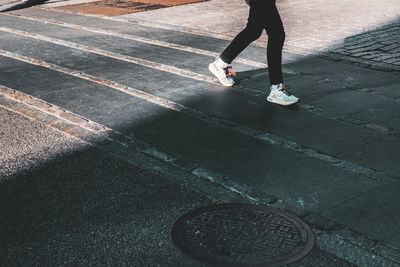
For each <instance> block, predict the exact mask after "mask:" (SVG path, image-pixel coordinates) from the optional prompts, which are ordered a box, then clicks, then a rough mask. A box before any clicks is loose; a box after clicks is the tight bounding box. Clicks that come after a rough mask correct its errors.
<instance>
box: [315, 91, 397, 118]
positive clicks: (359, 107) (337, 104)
mask: <svg viewBox="0 0 400 267" xmlns="http://www.w3.org/2000/svg"><path fill="white" fill-rule="evenodd" d="M308 103H311V104H312V105H314V106H316V107H320V108H322V109H324V110H328V111H331V112H333V113H336V114H341V115H351V114H354V113H358V112H360V111H364V110H366V109H369V108H373V107H376V106H385V105H387V104H389V103H390V100H389V99H387V98H386V97H381V96H378V95H375V96H374V95H371V94H370V93H367V92H362V91H348V90H343V91H342V92H338V93H332V94H329V95H325V96H322V97H321V96H320V97H316V98H314V99H309V100H308Z"/></svg>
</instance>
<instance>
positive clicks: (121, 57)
mask: <svg viewBox="0 0 400 267" xmlns="http://www.w3.org/2000/svg"><path fill="white" fill-rule="evenodd" d="M0 31H3V32H8V33H12V34H17V35H21V36H26V37H30V38H34V39H37V40H41V41H46V42H49V43H53V44H57V45H62V46H66V47H70V48H74V49H79V50H82V51H86V52H89V53H94V54H98V55H101V56H106V57H110V58H114V59H118V60H122V61H126V62H129V63H134V64H138V65H141V66H145V67H149V68H153V69H157V70H161V71H165V72H169V73H173V74H176V75H179V76H183V77H187V78H191V79H194V80H198V81H203V82H208V83H212V84H215V85H220V84H219V83H218V82H217V81H216V80H215V79H213V78H212V77H210V76H206V75H203V74H199V73H195V72H192V71H188V70H184V69H180V68H176V67H173V66H169V65H165V64H161V63H156V62H153V61H149V60H145V59H141V58H136V57H131V56H126V55H122V54H119V53H114V52H109V51H106V50H103V49H98V48H95V47H91V46H87V45H81V44H77V43H73V42H70V41H65V40H59V39H56V38H52V37H47V36H44V35H40V34H36V33H29V32H25V31H20V30H14V29H10V28H5V27H0Z"/></svg>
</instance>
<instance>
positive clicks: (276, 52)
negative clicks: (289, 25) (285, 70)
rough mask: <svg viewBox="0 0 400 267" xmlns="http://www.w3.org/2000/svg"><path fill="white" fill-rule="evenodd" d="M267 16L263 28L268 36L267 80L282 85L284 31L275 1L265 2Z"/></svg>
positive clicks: (268, 0)
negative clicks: (266, 4)
mask: <svg viewBox="0 0 400 267" xmlns="http://www.w3.org/2000/svg"><path fill="white" fill-rule="evenodd" d="M265 2H266V3H268V7H267V10H268V12H267V15H266V20H265V25H264V28H265V30H266V32H267V34H268V47H267V60H268V71H269V79H270V82H271V85H272V84H280V83H283V76H282V48H283V43H284V42H285V30H284V28H283V23H282V20H281V17H280V15H279V12H278V9H277V8H276V5H275V0H267V1H265Z"/></svg>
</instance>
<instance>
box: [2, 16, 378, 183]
mask: <svg viewBox="0 0 400 267" xmlns="http://www.w3.org/2000/svg"><path fill="white" fill-rule="evenodd" d="M6 16H7V17H9V16H8V15H6ZM1 17H3V18H4V17H5V16H3V15H2V16H0V18H1ZM13 19H17V20H22V21H23V22H22V23H21V24H20V25H19V28H21V27H22V28H23V27H26V28H27V29H26V30H21V29H16V28H10V27H9V26H8V27H5V26H1V27H0V31H1V32H3V33H4V34H3V36H4V37H5V38H4V40H5V41H4V42H3V45H2V46H4V47H0V49H1V50H0V56H2V57H6V58H10V59H13V60H16V61H21V62H25V63H28V64H30V65H34V66H37V67H40V68H46V69H48V70H51V71H55V72H58V73H62V74H65V75H69V76H72V77H74V78H76V79H81V80H86V81H88V82H90V83H96V84H98V85H101V86H103V87H105V88H108V89H113V90H117V91H119V92H120V93H123V94H126V95H129V96H131V97H134V98H135V99H139V100H143V101H146V102H149V103H151V104H155V105H157V106H159V107H160V108H162V109H166V110H168V111H171V112H177V113H179V114H181V115H182V116H183V117H182V116H181V115H179V116H178V115H176V114H174V113H172V115H171V116H172V117H173V119H172V120H177V122H179V123H180V125H179V126H178V125H177V127H182V128H183V129H185V127H187V129H189V128H190V127H193V125H201V126H196V127H199V131H200V132H204V133H205V132H207V131H211V132H212V131H217V132H221V133H218V136H219V135H220V134H222V132H224V135H225V133H226V134H228V135H233V134H232V133H235V135H234V138H236V139H237V140H234V141H232V140H227V142H228V143H229V142H231V144H232V145H233V147H232V151H236V150H237V148H235V146H238V149H245V146H244V143H246V142H248V143H254V142H256V143H257V142H260V143H263V144H265V145H268V146H276V147H279V148H284V149H285V150H287V151H288V158H293V159H294V158H297V156H294V155H297V154H299V155H301V158H302V160H305V161H307V160H308V159H318V160H320V161H321V162H324V164H328V165H330V166H333V167H334V168H337V167H339V168H341V169H344V170H346V171H352V170H354V173H355V174H357V175H359V174H360V173H361V171H360V170H362V172H363V173H368V175H366V176H367V177H370V176H373V175H375V172H374V171H373V170H370V169H367V171H365V168H363V167H362V166H358V168H353V169H351V168H349V166H350V165H351V163H349V162H347V161H346V160H343V159H339V158H336V157H333V156H331V153H330V151H329V149H327V150H325V149H315V148H313V147H312V146H307V143H306V142H305V141H304V140H296V139H292V137H294V136H295V133H292V134H291V135H290V134H289V135H287V136H282V135H277V134H275V133H274V131H273V129H272V131H267V129H271V126H270V125H268V124H265V125H261V127H254V125H255V124H249V123H248V121H246V116H249V115H250V114H255V113H260V107H262V108H263V106H264V105H263V104H262V103H263V102H264V100H263V99H261V98H260V97H259V96H255V95H254V94H252V93H251V92H248V91H244V90H243V88H240V87H238V88H233V90H231V89H223V88H222V87H220V86H219V85H218V83H216V82H215V80H214V79H213V78H212V77H210V76H208V75H205V74H203V73H196V72H193V71H189V70H188V69H187V66H188V65H184V66H180V67H177V66H174V65H167V64H164V63H159V62H157V61H152V60H149V59H144V58H139V57H133V56H130V55H126V54H125V53H126V51H127V50H124V53H117V52H115V51H116V50H118V49H120V47H118V42H119V40H117V41H115V40H114V41H113V40H111V41H107V42H106V43H105V45H110V48H109V49H107V50H106V49H104V48H105V47H104V46H103V47H101V48H99V47H96V46H94V45H93V46H91V45H88V43H91V42H94V41H93V40H92V39H91V37H92V36H89V37H86V36H85V38H86V39H85V40H83V39H82V38H81V39H79V38H77V37H74V36H72V37H71V36H65V38H63V39H60V38H55V37H51V36H47V35H43V34H39V33H36V32H30V31H29V27H28V26H29V25H27V24H24V23H26V22H27V21H28V22H29V21H38V19H30V18H27V17H26V16H24V17H22V16H19V17H13ZM38 22H40V23H44V22H46V21H45V20H41V21H38ZM47 22H48V23H49V24H51V25H53V26H57V24H59V25H61V26H62V27H64V28H70V29H72V30H74V31H82V30H84V31H86V32H90V33H95V34H101V35H104V36H108V37H110V36H111V37H113V38H114V37H115V38H122V39H127V40H131V41H135V42H140V43H142V44H146V45H152V46H159V47H161V48H160V49H172V50H174V51H175V52H174V53H181V52H182V51H183V52H184V53H189V54H185V55H186V56H188V55H191V54H190V53H193V54H197V55H199V56H202V57H203V58H202V59H203V60H204V62H208V61H209V60H210V57H211V56H215V55H216V53H215V52H206V50H200V49H198V48H196V49H191V48H189V47H187V46H174V44H171V43H166V42H160V41H157V40H152V39H149V38H146V39H144V38H142V37H140V38H139V37H135V36H134V35H131V34H129V35H126V34H119V33H118V34H117V33H113V34H111V33H110V31H101V30H95V29H94V28H93V27H86V26H84V28H82V26H77V25H73V24H68V23H65V22H60V23H58V22H56V21H54V20H52V21H50V20H49V21H47ZM2 25H3V24H2ZM43 27H46V25H45V24H43ZM5 33H6V34H8V35H6V34H5ZM56 34H60V33H58V32H56V33H55V35H56ZM128 36H129V37H128ZM20 37H23V39H19V38H20ZM67 39H74V40H80V41H81V42H82V43H85V42H86V43H85V44H82V43H78V42H77V41H75V42H73V41H70V40H67ZM9 40H11V41H9ZM33 40H36V41H37V42H36V43H33ZM16 41H17V42H18V44H19V45H20V46H21V47H11V45H10V44H11V43H12V42H14V43H15V42H16ZM7 42H8V43H7ZM32 44H34V45H35V48H29V45H32ZM97 44H98V43H96V45H97ZM7 45H8V46H7ZM36 47H39V51H41V50H43V51H52V52H53V53H54V55H53V54H46V53H43V54H40V53H39V54H35V51H36V53H37V51H38V49H37V48H36ZM114 49H115V51H110V50H114ZM192 50H193V51H192ZM144 51H148V50H144ZM164 53H165V52H164ZM180 55H183V54H180ZM142 56H143V57H145V56H146V55H142ZM174 56H175V55H171V54H170V50H168V52H167V53H165V58H166V59H168V58H169V60H171V58H173V57H174ZM74 60H75V61H79V60H80V62H79V64H78V65H76V64H75V61H74ZM191 60H192V59H189V60H188V61H187V62H188V63H190V61H191ZM50 61H51V62H50ZM0 62H1V60H0ZM122 62H125V63H127V64H126V65H123V64H122ZM240 63H241V64H242V65H253V66H252V67H260V66H264V65H262V63H259V62H256V61H253V60H250V59H242V60H241V62H240ZM253 63H254V64H253ZM74 64H75V65H74ZM108 66H118V67H116V68H115V69H114V68H112V69H107V67H108ZM124 67H126V68H124ZM204 69H206V68H204ZM134 70H137V71H138V74H137V75H136V74H135V73H134V72H133V74H132V75H131V76H130V75H129V73H130V72H132V71H134ZM154 70H156V71H159V72H160V73H161V74H155V73H154ZM115 71H117V72H115ZM110 72H111V73H110ZM157 75H158V76H157ZM168 75H169V76H168ZM139 76H140V77H139ZM126 77H128V78H126ZM160 77H162V78H163V79H165V80H162V79H160ZM165 77H167V78H165ZM139 78H140V79H142V81H141V82H139ZM157 81H158V83H157ZM160 83H161V84H160ZM164 83H165V84H167V85H166V86H164ZM155 86H157V88H153V87H155ZM10 87H12V86H10ZM162 87H167V88H162ZM13 89H14V88H13ZM15 90H21V91H22V90H26V88H15ZM169 90H171V91H169ZM81 92H82V91H81ZM32 94H33V95H34V94H35V92H33V93H32ZM260 94H261V93H260ZM221 95H222V96H224V97H223V98H224V99H240V100H242V101H243V102H241V103H240V105H239V106H236V105H234V109H236V110H234V112H237V113H238V114H239V119H237V118H224V116H220V115H219V112H220V111H218V112H217V113H215V112H214V111H213V109H214V108H215V107H211V108H210V107H209V106H207V105H208V104H207V103H204V99H209V98H210V97H211V98H214V97H221ZM110 96H111V95H110ZM195 96H196V97H199V96H200V97H201V98H200V100H199V101H198V102H197V103H195V105H194V106H192V105H191V104H190V101H191V99H190V98H191V97H195ZM56 97H57V96H56ZM74 97H75V99H76V98H77V97H78V96H76V95H75V96H74ZM59 101H60V102H62V99H60V100H59ZM92 101H93V100H92ZM224 101H226V100H222V103H223V102H224ZM186 102H187V103H189V104H185V103H186ZM49 103H51V102H49ZM71 105H72V104H71ZM72 106H73V105H72ZM142 106H143V104H142V102H140V101H139V102H135V108H137V109H138V108H142ZM60 108H62V109H66V108H65V107H60ZM223 108H224V107H223ZM262 108H261V110H262ZM278 109H279V112H280V113H281V114H283V116H284V117H287V118H288V121H290V120H291V119H292V120H296V118H293V117H292V118H290V117H289V116H290V112H291V111H290V110H282V109H281V108H280V107H277V106H273V107H268V112H270V113H276V112H277V111H278ZM66 110H68V109H66ZM116 110H117V111H118V112H124V111H123V110H122V109H116ZM300 110H302V109H301V108H300ZM68 112H70V113H71V114H76V116H78V117H79V116H81V117H83V118H85V119H84V120H88V121H96V123H97V124H98V125H100V127H103V128H106V129H109V130H110V131H115V132H124V131H123V130H117V129H114V128H113V126H112V125H106V124H104V123H102V122H99V121H97V119H98V118H100V117H103V118H104V117H105V116H106V115H105V114H107V112H105V111H104V110H99V111H98V114H101V115H97V116H98V117H96V116H94V117H87V116H82V115H81V114H80V113H79V112H77V111H75V110H71V111H68ZM261 113H262V111H261ZM300 113H301V114H302V115H301V116H303V118H302V119H304V123H305V124H307V120H309V121H310V122H311V121H315V119H316V116H315V115H314V114H312V113H310V112H308V111H307V110H302V111H301V112H300ZM285 114H286V115H285ZM121 118H122V117H121ZM188 118H189V119H188ZM143 119H144V120H145V119H146V118H143ZM317 120H318V123H321V124H324V123H327V121H326V120H321V118H318V119H317ZM200 122H202V123H200ZM123 123H124V122H122V124H123ZM126 123H129V121H128V120H126ZM274 123H275V124H276V125H277V126H276V127H278V128H279V129H280V130H282V129H283V128H286V129H287V131H288V132H292V131H293V130H292V129H293V128H291V125H290V123H287V122H286V123H285V122H283V123H282V122H278V121H274ZM328 123H330V124H331V125H332V124H338V122H333V121H332V122H328ZM184 124H187V125H184ZM210 125H212V126H210ZM152 127H153V126H151V127H150V128H152ZM341 127H344V126H342V125H341ZM135 129H136V130H137V131H140V129H139V128H135ZM221 129H224V130H221ZM359 130H360V131H363V130H362V129H359ZM129 131H130V130H129ZM151 131H155V130H147V132H146V130H143V133H142V135H141V136H140V138H141V140H142V139H146V138H149V137H148V136H147V135H148V133H149V132H151ZM347 131H349V132H352V133H354V128H353V127H348V130H347ZM180 133H182V132H180ZM134 134H135V132H134ZM171 134H172V135H175V137H171V138H177V137H178V138H184V139H186V140H180V141H184V142H187V143H190V142H192V141H193V140H190V139H191V138H192V136H191V134H186V135H187V136H185V137H182V136H179V134H178V133H171ZM122 135H124V134H122ZM127 136H128V135H127ZM243 136H245V138H244V137H243ZM239 137H240V138H239ZM379 137H380V135H379V134H377V133H372V134H369V135H366V138H368V140H374V139H376V138H379ZM243 138H244V139H243ZM239 139H243V140H246V142H244V141H242V140H240V141H239ZM156 141H157V142H160V141H159V140H155V139H154V138H153V139H151V138H149V139H147V140H145V141H144V142H145V143H152V142H156ZM171 141H172V139H171ZM360 141H362V142H365V140H360ZM174 142H177V141H174ZM313 142H314V140H313ZM351 142H352V140H350V143H351ZM321 143H325V140H321ZM154 145H155V147H157V146H160V147H162V148H163V147H164V148H165V147H168V145H166V144H163V143H162V142H161V143H159V144H157V143H155V144H154ZM190 145H191V147H192V148H193V145H195V144H190ZM351 145H352V146H353V145H354V144H351ZM208 146H209V147H210V149H211V147H212V144H208ZM241 146H242V147H241ZM174 147H178V145H176V146H174ZM178 148H179V147H178ZM225 149H226V148H225ZM346 149H348V148H346ZM165 150H168V149H161V150H160V151H165ZM156 151H158V150H156ZM173 152H174V151H173ZM180 153H186V154H184V155H180ZM212 153H217V154H215V155H214V156H221V155H220V151H212ZM224 153H229V151H224ZM293 153H294V154H293ZM157 154H158V155H160V154H162V153H161V152H154V153H153V155H157ZM189 154H190V153H189V152H183V150H182V149H181V150H177V151H176V152H175V156H174V153H172V155H171V156H168V157H161V159H162V158H168V159H171V158H175V159H176V158H177V156H176V155H178V158H179V157H187V156H188V155H189ZM307 158H308V159H307ZM197 160H198V158H197V156H195V157H194V158H192V159H189V161H197ZM168 161H169V160H168ZM351 166H352V165H351ZM199 168H200V169H203V168H202V167H198V168H197V169H199Z"/></svg>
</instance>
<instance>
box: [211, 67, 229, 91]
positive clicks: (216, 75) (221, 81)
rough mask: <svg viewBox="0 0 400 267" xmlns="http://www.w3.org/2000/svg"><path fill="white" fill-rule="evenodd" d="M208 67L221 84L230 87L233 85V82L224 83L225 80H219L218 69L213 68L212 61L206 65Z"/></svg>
mask: <svg viewBox="0 0 400 267" xmlns="http://www.w3.org/2000/svg"><path fill="white" fill-rule="evenodd" d="M208 69H209V70H210V71H211V73H212V74H214V76H215V77H217V79H218V81H219V82H220V83H221V84H222V85H223V86H226V87H232V86H233V84H230V83H226V82H224V81H223V80H221V79H220V78H219V77H218V71H217V70H216V69H215V67H214V63H211V64H210V65H208Z"/></svg>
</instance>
